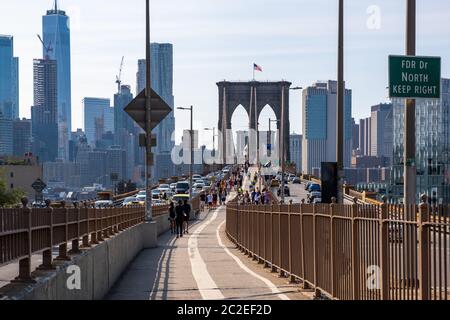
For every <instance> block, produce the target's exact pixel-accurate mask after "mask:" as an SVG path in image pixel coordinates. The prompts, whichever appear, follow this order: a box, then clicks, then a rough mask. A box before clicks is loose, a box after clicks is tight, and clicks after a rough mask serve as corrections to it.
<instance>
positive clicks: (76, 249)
mask: <svg viewBox="0 0 450 320" xmlns="http://www.w3.org/2000/svg"><path fill="white" fill-rule="evenodd" d="M73 205H74V207H75V210H76V211H77V238H76V239H74V240H72V248H71V249H70V251H69V254H78V253H80V252H81V251H80V209H79V208H78V203H77V202H74V204H73Z"/></svg>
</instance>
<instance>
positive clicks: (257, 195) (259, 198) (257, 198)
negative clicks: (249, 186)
mask: <svg viewBox="0 0 450 320" xmlns="http://www.w3.org/2000/svg"><path fill="white" fill-rule="evenodd" d="M253 201H254V202H255V204H259V202H260V201H261V192H259V189H258V188H256V192H255V197H254V199H253Z"/></svg>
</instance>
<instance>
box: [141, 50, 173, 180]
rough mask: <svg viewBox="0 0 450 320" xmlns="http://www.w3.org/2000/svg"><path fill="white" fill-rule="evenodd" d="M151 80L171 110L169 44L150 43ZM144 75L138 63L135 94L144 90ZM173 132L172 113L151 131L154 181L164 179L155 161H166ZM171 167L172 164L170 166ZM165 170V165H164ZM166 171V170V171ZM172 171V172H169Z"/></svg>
mask: <svg viewBox="0 0 450 320" xmlns="http://www.w3.org/2000/svg"><path fill="white" fill-rule="evenodd" d="M150 61H151V74H152V77H151V80H152V83H151V84H152V88H153V90H155V92H156V93H158V95H160V96H161V98H162V99H163V100H164V101H165V102H166V103H167V104H168V105H169V106H170V107H171V108H172V109H173V108H174V96H173V45H172V44H170V43H152V44H151V59H150ZM145 75H146V61H145V60H139V61H138V73H137V75H136V78H137V79H136V80H137V86H136V87H137V92H141V91H142V90H144V89H145V78H146V77H145ZM174 131H175V116H174V112H173V111H172V112H171V113H170V114H169V115H168V116H167V117H166V118H164V120H163V121H161V123H160V124H159V125H158V126H157V127H156V128H155V129H153V132H152V133H153V134H156V141H157V142H156V147H155V148H153V150H152V151H153V152H154V153H155V160H156V161H155V165H154V167H153V168H154V172H153V174H152V176H153V177H154V178H155V179H158V178H165V177H162V176H161V175H160V172H161V170H159V169H158V168H159V166H160V165H163V164H162V163H158V161H157V159H158V158H159V159H168V158H170V153H171V152H172V149H173V148H174V146H175V142H174V141H173V140H172V134H173V133H174ZM158 154H165V155H168V157H156V155H158ZM172 165H173V164H172ZM164 168H167V165H164ZM166 170H167V169H166ZM170 171H172V170H170Z"/></svg>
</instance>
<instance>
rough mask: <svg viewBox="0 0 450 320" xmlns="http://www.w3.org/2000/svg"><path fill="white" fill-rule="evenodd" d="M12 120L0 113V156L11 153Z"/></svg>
mask: <svg viewBox="0 0 450 320" xmlns="http://www.w3.org/2000/svg"><path fill="white" fill-rule="evenodd" d="M12 122H13V121H12V120H11V119H9V118H6V117H5V116H3V114H2V113H1V112H0V156H3V155H12V153H13V137H12V135H13V124H12Z"/></svg>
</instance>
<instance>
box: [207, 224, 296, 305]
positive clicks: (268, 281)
mask: <svg viewBox="0 0 450 320" xmlns="http://www.w3.org/2000/svg"><path fill="white" fill-rule="evenodd" d="M224 223H225V221H223V222H222V223H221V224H220V225H219V226H218V227H217V230H216V235H217V241H218V242H219V245H220V246H221V247H222V249H223V250H225V252H226V253H227V254H228V255H229V256H230V257H231V258H233V259H234V261H236V263H237V264H238V266H239V267H241V269H243V270H244V271H245V272H247V273H248V274H250V275H251V276H253V277H255V278H257V279H259V280H261V281H262V282H264V283H265V284H266V286H268V287H269V289H270V290H271V291H272V293H277V294H278V297H279V298H280V299H281V300H291V299H289V297H288V296H286V295H285V294H282V293H281V291H280V290H279V289H278V288H277V286H276V285H274V284H273V283H272V282H271V281H270V280H269V279H266V278H264V277H262V276H260V275H259V274H257V273H255V272H253V271H252V270H250V269H249V268H248V267H247V266H246V265H245V264H243V263H242V261H241V260H240V259H239V258H238V257H236V256H235V255H234V254H232V253H231V251H230V250H228V248H227V247H225V245H224V244H223V242H222V239H221V238H220V234H219V230H220V228H221V227H222V225H223V224H224Z"/></svg>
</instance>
